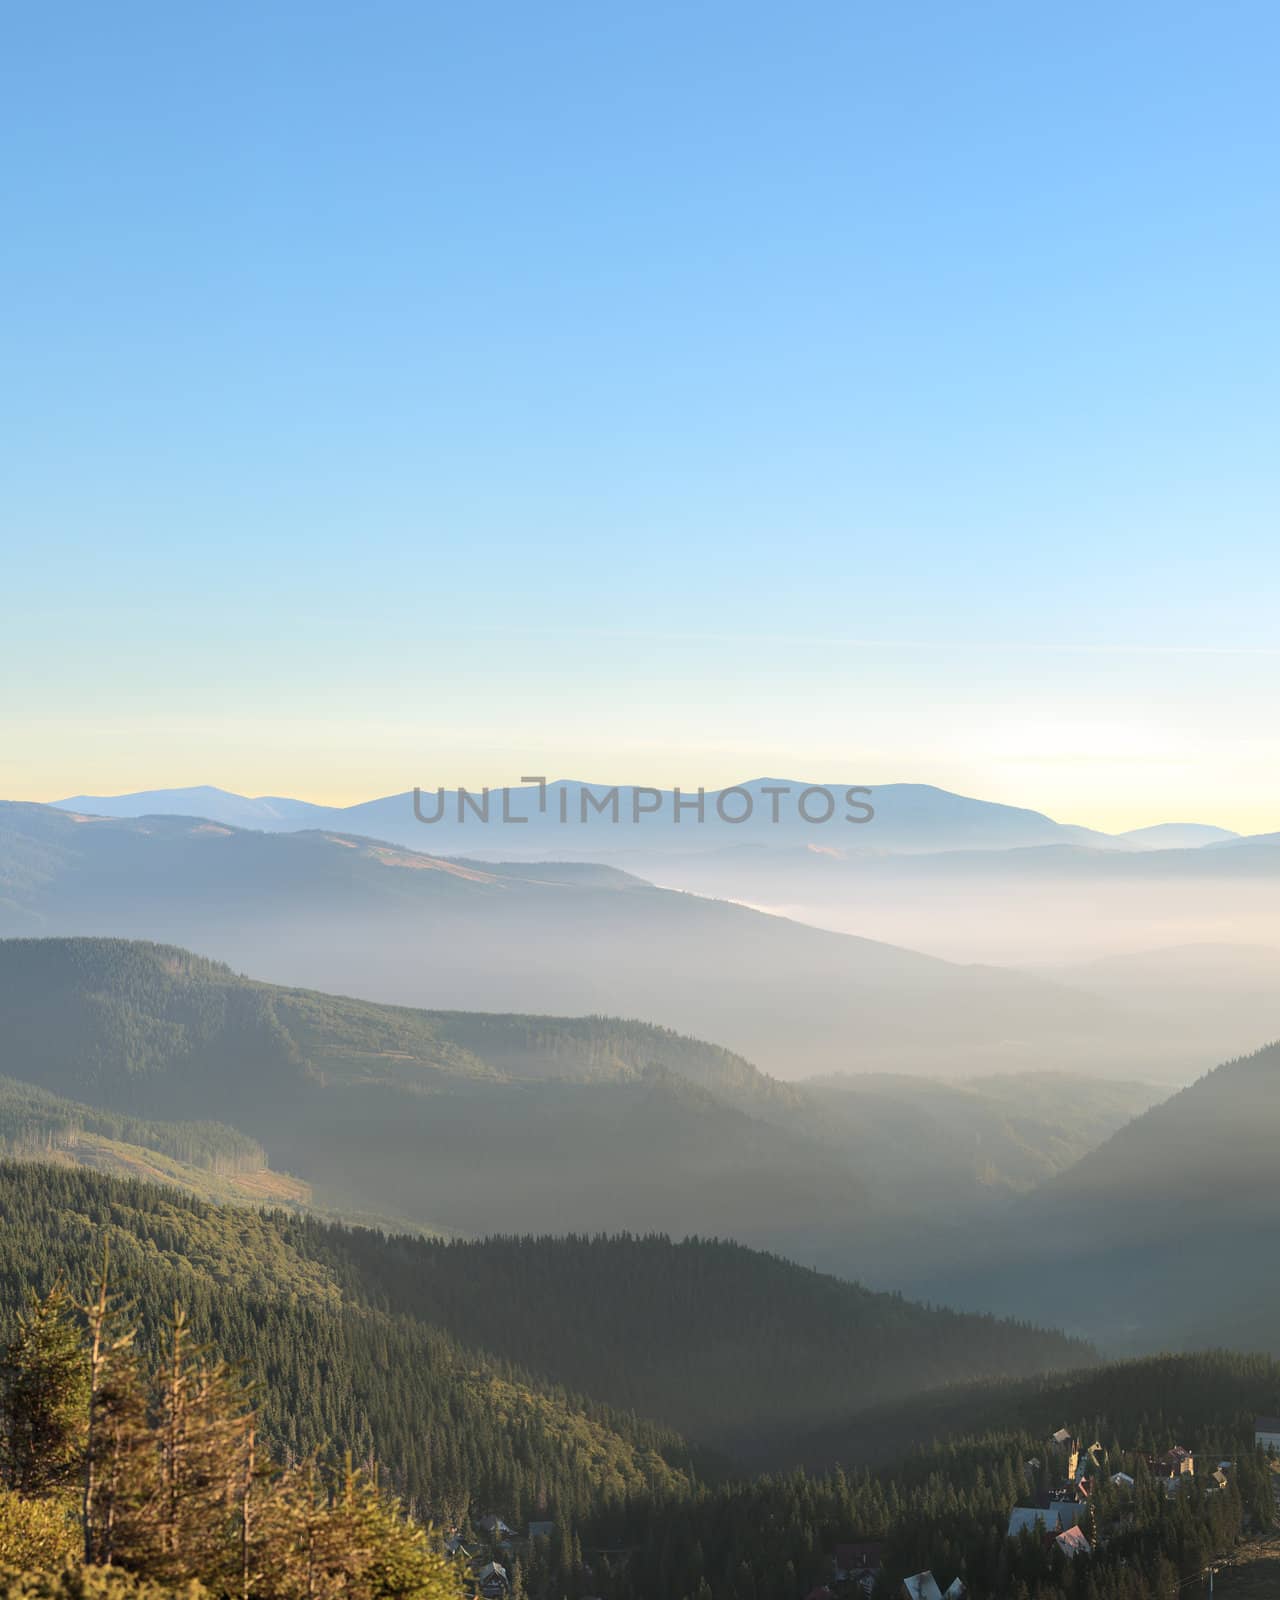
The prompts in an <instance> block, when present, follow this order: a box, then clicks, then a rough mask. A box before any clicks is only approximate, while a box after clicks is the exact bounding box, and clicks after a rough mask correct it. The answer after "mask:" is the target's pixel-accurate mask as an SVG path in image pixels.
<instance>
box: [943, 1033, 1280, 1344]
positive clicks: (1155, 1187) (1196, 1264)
mask: <svg viewBox="0 0 1280 1600" xmlns="http://www.w3.org/2000/svg"><path fill="white" fill-rule="evenodd" d="M1278 1142H1280V1046H1278V1045H1271V1046H1269V1047H1268V1048H1266V1049H1264V1050H1260V1051H1258V1052H1256V1053H1255V1054H1253V1055H1251V1056H1248V1057H1246V1058H1243V1059H1241V1060H1238V1061H1232V1062H1228V1063H1226V1064H1225V1065H1223V1066H1221V1067H1219V1068H1217V1069H1216V1070H1215V1071H1213V1072H1211V1073H1209V1074H1207V1075H1206V1076H1205V1077H1203V1078H1202V1079H1200V1080H1199V1082H1197V1083H1195V1084H1193V1085H1192V1086H1191V1087H1190V1088H1188V1089H1184V1090H1183V1091H1182V1092H1181V1093H1179V1094H1176V1095H1174V1096H1173V1097H1172V1098H1171V1099H1169V1100H1167V1101H1164V1102H1163V1103H1161V1104H1160V1105H1157V1106H1155V1107H1154V1108H1153V1109H1152V1110H1150V1111H1148V1112H1146V1113H1145V1114H1144V1115H1143V1116H1141V1117H1138V1118H1137V1119H1135V1120H1134V1121H1133V1122H1131V1123H1129V1124H1128V1125H1127V1126H1125V1127H1124V1128H1122V1129H1120V1130H1119V1131H1118V1132H1117V1133H1115V1134H1114V1135H1113V1136H1112V1137H1111V1138H1110V1139H1108V1140H1107V1141H1106V1142H1105V1143H1103V1144H1102V1145H1101V1146H1100V1147H1099V1148H1098V1149H1097V1150H1094V1151H1092V1152H1091V1153H1089V1154H1088V1155H1086V1156H1084V1157H1082V1158H1081V1160H1080V1161H1078V1162H1077V1163H1075V1165H1073V1166H1072V1167H1071V1168H1069V1169H1068V1170H1067V1171H1066V1172H1064V1173H1061V1174H1059V1175H1058V1176H1056V1177H1054V1178H1051V1179H1049V1180H1048V1181H1047V1182H1045V1183H1044V1184H1043V1185H1042V1186H1041V1187H1040V1188H1039V1189H1038V1190H1037V1191H1036V1192H1035V1193H1034V1194H1032V1195H1030V1196H1028V1197H1027V1198H1026V1200H1025V1201H1024V1202H1023V1203H1022V1205H1021V1206H1020V1208H1019V1212H1018V1215H1017V1216H1016V1217H1015V1218H1011V1219H1010V1220H1009V1222H1008V1223H1007V1224H1006V1225H1005V1226H1004V1227H1003V1228H1000V1229H993V1230H991V1231H990V1232H989V1233H988V1235H987V1237H986V1238H985V1239H984V1240H982V1241H981V1243H980V1246H979V1247H978V1248H975V1249H971V1250H969V1251H968V1252H964V1251H962V1252H960V1255H959V1258H958V1259H957V1258H956V1257H954V1256H953V1257H952V1259H950V1260H948V1261H946V1262H938V1263H936V1266H935V1270H934V1271H932V1272H929V1273H925V1274H923V1275H921V1276H919V1277H917V1278H916V1279H914V1280H913V1281H914V1282H915V1285H916V1287H917V1289H920V1288H921V1287H922V1285H923V1284H924V1283H927V1284H928V1285H929V1292H936V1293H938V1294H940V1295H944V1296H946V1295H949V1294H950V1293H951V1292H952V1291H957V1292H958V1294H959V1298H960V1300H961V1301H962V1303H965V1304H971V1305H972V1304H981V1305H984V1306H985V1305H992V1306H996V1307H998V1308H1000V1309H1001V1310H1004V1311H1013V1312H1016V1313H1018V1314H1021V1315H1026V1316H1035V1317H1038V1318H1050V1319H1053V1320H1054V1321H1055V1322H1057V1323H1060V1324H1065V1325H1066V1326H1069V1327H1071V1328H1073V1329H1076V1330H1077V1331H1080V1332H1084V1333H1087V1334H1088V1335H1089V1336H1090V1337H1094V1338H1098V1339H1101V1340H1103V1341H1104V1342H1105V1343H1106V1344H1107V1346H1108V1347H1110V1348H1113V1349H1125V1348H1128V1349H1131V1350H1142V1349H1148V1350H1150V1349H1168V1348H1191V1347H1194V1346H1195V1345H1202V1344H1206V1343H1213V1344H1228V1345H1233V1346H1235V1347H1236V1348H1245V1349H1249V1348H1256V1349H1264V1350H1269V1351H1271V1352H1273V1353H1277V1354H1280V1289H1278V1288H1277V1286H1276V1284H1275V1282H1274V1277H1273V1275H1272V1274H1271V1272H1270V1271H1269V1270H1268V1266H1267V1263H1268V1262H1269V1261H1270V1260H1271V1258H1272V1255H1273V1250H1274V1238H1275V1230H1276V1227H1277V1226H1278V1225H1280V1184H1277V1181H1276V1156H1275V1152H1276V1149H1277V1144H1278ZM962 1283H963V1285H964V1287H963V1289H960V1285H961V1284H962Z"/></svg>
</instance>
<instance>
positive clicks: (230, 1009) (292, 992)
mask: <svg viewBox="0 0 1280 1600" xmlns="http://www.w3.org/2000/svg"><path fill="white" fill-rule="evenodd" d="M0 1018H3V1022H4V1029H5V1035H6V1041H5V1050H6V1053H7V1056H8V1059H9V1061H10V1063H11V1064H12V1066H13V1068H14V1069H15V1070H16V1068H17V1067H18V1066H20V1065H23V1064H25V1066H26V1068H27V1070H26V1071H24V1072H21V1073H19V1074H18V1075H20V1076H24V1077H29V1078H32V1079H34V1080H36V1081H40V1082H42V1083H43V1084H44V1085H45V1086H46V1087H48V1088H52V1089H55V1090H57V1091H59V1092H61V1093H64V1094H68V1095H71V1096H73V1097H74V1096H80V1097H86V1098H92V1099H94V1100H96V1101H97V1102H98V1103H100V1104H103V1105H110V1106H111V1107H112V1108H113V1109H117V1110H133V1109H141V1108H142V1107H143V1106H144V1105H150V1106H154V1105H155V1104H157V1101H156V1098H155V1097H157V1096H159V1097H160V1100H159V1103H160V1104H162V1105H164V1106H167V1107H171V1108H178V1109H179V1110H180V1111H185V1110H188V1109H190V1108H192V1107H200V1108H202V1109H203V1108H204V1107H205V1106H206V1105H208V1104H209V1103H210V1101H211V1099H212V1097H214V1096H226V1095H227V1094H228V1093H230V1094H232V1095H234V1096H237V1097H242V1096H243V1095H245V1094H246V1093H248V1092H250V1091H251V1090H252V1089H253V1088H254V1087H255V1086H260V1085H261V1083H262V1080H263V1078H264V1076H265V1078H266V1079H267V1081H268V1082H269V1083H271V1084H273V1085H275V1086H276V1087H277V1089H278V1090H279V1091H280V1092H287V1091H288V1090H289V1089H290V1088H291V1087H292V1088H299V1087H301V1086H303V1085H304V1084H307V1083H310V1084H315V1085H320V1084H332V1083H337V1082H359V1083H364V1084H367V1083H370V1082H378V1083H382V1084H386V1085H403V1084H410V1085H412V1084H415V1083H416V1084H421V1083H423V1082H427V1083H430V1082H431V1081H433V1080H434V1079H436V1078H438V1077H441V1076H443V1077H460V1078H470V1079H476V1080H479V1081H492V1080H493V1079H495V1078H512V1079H522V1078H542V1079H567V1080H576V1081H609V1080H617V1079H625V1078H631V1077H636V1076H639V1075H641V1074H643V1073H645V1072H647V1071H652V1070H653V1069H655V1068H656V1069H664V1070H668V1071H671V1072H674V1073H676V1074H678V1075H679V1076H680V1077H682V1078H686V1079H688V1080H689V1081H690V1082H692V1083H695V1084H698V1085H700V1086H701V1087H703V1088H706V1089H711V1090H713V1091H719V1092H721V1093H724V1094H729V1095H732V1096H734V1097H736V1098H738V1099H741V1100H744V1101H747V1102H750V1101H762V1102H781V1103H786V1101H787V1100H788V1097H789V1094H790V1091H788V1090H787V1089H786V1088H785V1087H784V1086H783V1085H781V1084H779V1083H777V1082H776V1081H775V1080H774V1079H772V1078H768V1077H766V1076H765V1074H763V1073H762V1072H760V1071H758V1070H757V1069H756V1068H755V1067H753V1066H752V1065H751V1063H750V1062H748V1061H745V1060H743V1058H742V1057H741V1056H738V1055H735V1054H734V1053H733V1052H732V1051H729V1050H724V1049H721V1048H720V1047H719V1046H718V1045H713V1044H707V1043H704V1042H703V1041H702V1040H700V1039H690V1038H686V1037H684V1036H683V1035H681V1034H677V1033H674V1032H672V1031H671V1030H670V1029H667V1028H659V1027H654V1026H651V1025H649V1024H647V1023H643V1022H635V1021H628V1020H624V1019H621V1018H615V1017H599V1016H595V1017H548V1016H519V1015H507V1014H501V1013H487V1012H465V1011H423V1010H414V1009H412V1008H410V1007H406V1006H388V1005H376V1004H373V1003H371V1002H369V1001H364V1000H357V999H351V998H347V997H344V996H338V995H329V994H319V993H316V992H314V991H312V990H306V989H290V988H284V987H281V986H279V985H275V984H267V983H258V982H255V981H253V980H252V979H249V978H244V977H241V976H239V975H238V974H237V973H235V972H233V971H232V969H231V968H230V967H228V966H226V965H224V964H223V963H221V962H217V961H209V960H206V959H205V958H204V957H202V956H198V955H193V954H192V953H191V952H190V951H188V950H182V949H179V948H177V947H176V946H172V945H157V944H151V943H147V942H145V941H135V940H127V939H6V940H0ZM236 1061H238V1062H239V1063H240V1068H239V1071H238V1073H236V1075H235V1076H230V1074H231V1072H232V1069H233V1066H234V1064H235V1062H236ZM211 1079H212V1080H213V1081H210V1080H211ZM168 1114H173V1112H172V1111H170V1112H169V1113H168Z"/></svg>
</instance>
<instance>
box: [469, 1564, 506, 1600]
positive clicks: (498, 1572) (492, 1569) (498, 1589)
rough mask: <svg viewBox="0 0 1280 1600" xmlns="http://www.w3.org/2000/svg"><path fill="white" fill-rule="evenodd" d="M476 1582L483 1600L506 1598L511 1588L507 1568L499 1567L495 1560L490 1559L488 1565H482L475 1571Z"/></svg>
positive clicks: (502, 1599) (501, 1599) (504, 1599)
mask: <svg viewBox="0 0 1280 1600" xmlns="http://www.w3.org/2000/svg"><path fill="white" fill-rule="evenodd" d="M476 1584H477V1586H478V1587H479V1590H480V1593H481V1594H482V1595H483V1596H484V1600H506V1595H507V1593H508V1592H509V1590H510V1588H511V1581H510V1579H509V1578H508V1577H507V1569H506V1568H505V1567H500V1566H499V1565H498V1563H497V1562H496V1561H491V1562H490V1563H489V1564H488V1566H486V1567H482V1568H481V1569H480V1571H479V1572H477V1573H476Z"/></svg>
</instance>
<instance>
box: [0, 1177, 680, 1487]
mask: <svg viewBox="0 0 1280 1600" xmlns="http://www.w3.org/2000/svg"><path fill="white" fill-rule="evenodd" d="M0 1222H2V1223H3V1226H0V1315H2V1316H3V1319H4V1321H5V1322H6V1323H8V1322H9V1321H10V1319H11V1318H12V1316H13V1313H14V1312H15V1311H16V1310H17V1309H18V1308H19V1307H20V1306H21V1305H22V1303H23V1299H24V1297H25V1295H26V1292H27V1289H28V1286H34V1287H36V1288H37V1289H43V1288H47V1287H49V1286H50V1285H51V1284H52V1283H53V1282H54V1281H56V1280H57V1279H58V1278H59V1277H62V1278H63V1279H65V1281H66V1282H67V1284H68V1285H69V1287H70V1289H71V1290H72V1292H73V1293H74V1294H75V1295H76V1296H77V1297H78V1298H83V1296H84V1295H85V1293H86V1292H87V1290H88V1286H89V1284H90V1282H91V1280H92V1277H93V1274H94V1272H95V1270H96V1269H97V1266H98V1264H99V1262H100V1259H101V1254H102V1247H103V1243H104V1241H109V1243H110V1248H111V1258H112V1261H113V1263H114V1268H113V1270H114V1273H115V1275H116V1279H117V1283H118V1284H119V1286H120V1287H121V1288H122V1289H123V1290H125V1291H126V1292H127V1294H128V1296H129V1298H130V1299H131V1300H132V1301H133V1303H134V1304H135V1305H136V1307H137V1310H138V1313H139V1316H140V1318H141V1324H142V1330H143V1340H144V1345H145V1346H146V1347H147V1348H149V1349H153V1348H155V1345H156V1342H157V1339H158V1337H159V1330H160V1326H161V1323H162V1321H163V1319H164V1318H165V1316H166V1315H167V1313H168V1311H169V1309H170V1308H171V1307H172V1305H173V1303H174V1300H175V1299H178V1300H180V1301H181V1302H182V1303H183V1304H184V1305H185V1306H186V1307H187V1309H188V1311H189V1312H190V1315H191V1320H192V1327H193V1331H194V1333H195V1334H196V1336H197V1337H200V1338H205V1339H211V1340H213V1341H214V1342H215V1343H216V1344H217V1346H218V1347H219V1349H220V1350H221V1351H222V1353H223V1354H224V1355H225V1356H226V1357H227V1358H228V1359H231V1360H235V1361H239V1362H243V1363H244V1366H245V1370H246V1375H247V1377H249V1378H250V1379H251V1380H253V1381H254V1382H255V1383H256V1384H257V1385H258V1386H259V1388H260V1392H261V1399H262V1408H263V1416H264V1422H265V1425H266V1428H267V1431H268V1434H269V1436H270V1438H271V1440H272V1441H273V1444H274V1446H275V1448H276V1449H277V1450H278V1451H279V1452H281V1453H286V1452H288V1451H294V1452H306V1451H308V1450H310V1449H313V1448H324V1449H326V1450H337V1451H341V1450H343V1449H346V1448H349V1449H351V1450H352V1451H354V1452H355V1454H356V1456H357V1457H358V1458H363V1457H364V1456H366V1455H367V1454H369V1453H370V1452H373V1454H374V1455H375V1456H376V1457H377V1459H378V1460H379V1461H380V1462H381V1464H382V1467H383V1469H384V1471H385V1472H386V1473H387V1474H388V1475H389V1481H390V1482H392V1483H394V1485H395V1486H396V1487H397V1488H398V1489H399V1490H400V1491H401V1492H402V1493H405V1494H407V1495H409V1496H411V1497H413V1498H414V1499H415V1500H417V1502H418V1503H419V1504H420V1505H421V1506H422V1507H423V1508H424V1509H427V1508H430V1510H431V1512H432V1513H433V1514H434V1515H436V1516H456V1515H457V1514H458V1513H459V1512H460V1511H461V1510H462V1509H463V1508H465V1507H466V1506H467V1505H468V1504H471V1503H476V1504H492V1503H497V1504H501V1505H504V1506H509V1507H510V1508H511V1512H512V1514H514V1515H516V1516H519V1515H520V1514H521V1513H522V1512H523V1511H524V1510H525V1508H526V1507H530V1508H532V1507H534V1506H536V1505H544V1504H555V1505H557V1506H559V1507H561V1508H562V1509H563V1510H564V1511H565V1512H570V1511H572V1512H581V1511H584V1510H586V1509H590V1508H599V1507H600V1506H601V1505H602V1504H606V1503H607V1502H608V1501H609V1499H610V1497H612V1496H615V1495H622V1494H624V1493H626V1492H628V1491H637V1490H639V1489H642V1488H646V1489H647V1488H652V1487H658V1486H662V1485H665V1486H666V1487H668V1488H675V1487H676V1486H677V1485H678V1483H679V1482H680V1481H681V1480H682V1478H683V1476H684V1475H685V1474H686V1473H687V1470H688V1466H689V1462H690V1456H689V1452H688V1449H687V1447H686V1446H685V1445H684V1444H683V1442H682V1441H681V1440H679V1439H678V1438H677V1437H676V1436H675V1435H674V1434H673V1433H671V1432H670V1431H669V1430H663V1429H659V1428H656V1427H653V1426H651V1425H649V1424H647V1423H643V1422H637V1421H636V1420H635V1419H634V1418H628V1417H626V1416H624V1415H622V1414H621V1413H618V1414H614V1413H611V1412H610V1411H609V1410H608V1409H607V1408H606V1407H604V1406H600V1405H598V1404H593V1403H590V1402H586V1401H580V1400H574V1399H573V1398H571V1397H569V1396H567V1395H565V1394H564V1392H563V1391H555V1390H553V1389H551V1388H549V1387H547V1386H546V1385H542V1384H539V1383H537V1382H535V1381H533V1380H532V1379H530V1378H528V1377H527V1376H526V1375H523V1374H521V1373H519V1372H517V1371H515V1370H513V1369H512V1368H510V1367H509V1366H506V1365H504V1364H502V1363H498V1362H494V1361H492V1360H489V1359H487V1358H485V1357H484V1356H483V1355H481V1354H479V1353H478V1352H476V1351H475V1350H469V1349H465V1348H464V1347H463V1346H461V1345H460V1344H458V1343H457V1342H456V1341H454V1340H451V1339H450V1338H449V1337H448V1336H447V1335H445V1334H444V1333H442V1332H441V1331H439V1330H438V1329H436V1328H433V1327H430V1326H428V1325H426V1324H424V1323H421V1322H418V1321H416V1320H414V1319H411V1318H407V1317H392V1316H388V1315H387V1314H386V1313H385V1312H382V1311H379V1310H376V1309H374V1308H372V1307H371V1306H370V1305H369V1304H368V1303H367V1300H366V1299H365V1298H364V1297H363V1296H362V1295H361V1294H360V1293H359V1289H358V1286H355V1287H354V1288H349V1287H348V1286H346V1285H344V1283H343V1282H342V1281H340V1277H339V1275H338V1274H337V1273H336V1272H335V1271H334V1269H333V1267H332V1266H331V1265H330V1264H329V1262H328V1261H327V1260H325V1259H324V1252H323V1251H322V1250H319V1249H318V1248H316V1241H317V1240H318V1239H329V1240H330V1241H340V1240H341V1239H342V1238H343V1237H344V1235H343V1231H342V1230H340V1229H336V1228H335V1229H325V1228H324V1227H323V1225H321V1224H316V1225H315V1227H314V1228H313V1229H311V1230H310V1231H309V1230H308V1229H307V1228H304V1227H303V1225H302V1224H301V1223H299V1222H298V1221H297V1220H294V1219H290V1218H288V1217H286V1216H283V1215H281V1214H278V1213H272V1214H263V1213H260V1212H254V1211H251V1210H245V1209H243V1208H219V1207H214V1206H209V1205H207V1204H205V1203H203V1202H200V1201H197V1200H194V1199H191V1198H189V1197H185V1196H181V1195H177V1194H175V1193H173V1192H172V1191H170V1190H162V1189H158V1188H155V1187H153V1186H150V1185H146V1184H140V1183H135V1182H121V1181H119V1180H115V1179H110V1178H106V1177H102V1176H100V1175H98V1174H94V1173H88V1172H83V1171H73V1170H68V1169H53V1168H48V1167H41V1166H35V1165H29V1164H22V1165H16V1164H13V1163H0ZM368 1238H369V1240H370V1241H372V1240H373V1239H375V1238H376V1236H374V1235H369V1236H368Z"/></svg>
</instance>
